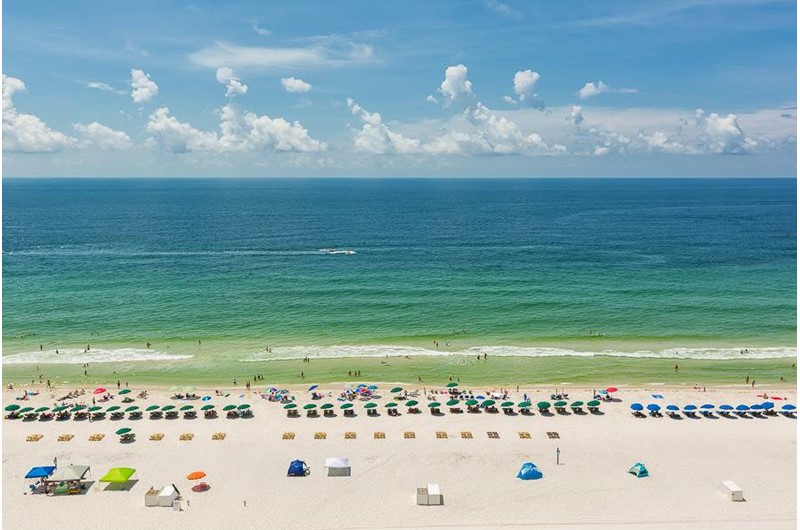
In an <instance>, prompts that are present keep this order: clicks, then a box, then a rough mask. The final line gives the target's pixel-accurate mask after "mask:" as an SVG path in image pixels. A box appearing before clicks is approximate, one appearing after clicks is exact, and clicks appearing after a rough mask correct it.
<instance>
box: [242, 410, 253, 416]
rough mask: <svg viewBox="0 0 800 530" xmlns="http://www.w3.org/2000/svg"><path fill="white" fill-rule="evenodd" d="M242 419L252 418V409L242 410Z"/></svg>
mask: <svg viewBox="0 0 800 530" xmlns="http://www.w3.org/2000/svg"><path fill="white" fill-rule="evenodd" d="M241 417H242V418H252V417H253V409H244V410H243V411H242V414H241Z"/></svg>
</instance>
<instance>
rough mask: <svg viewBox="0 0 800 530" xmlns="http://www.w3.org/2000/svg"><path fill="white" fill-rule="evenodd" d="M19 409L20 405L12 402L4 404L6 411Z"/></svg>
mask: <svg viewBox="0 0 800 530" xmlns="http://www.w3.org/2000/svg"><path fill="white" fill-rule="evenodd" d="M19 409H20V406H19V405H17V404H16V403H12V404H11V405H8V406H6V411H7V412H14V411H15V410H19Z"/></svg>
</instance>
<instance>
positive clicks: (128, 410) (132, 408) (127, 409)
mask: <svg viewBox="0 0 800 530" xmlns="http://www.w3.org/2000/svg"><path fill="white" fill-rule="evenodd" d="M137 410H139V407H138V406H136V405H131V406H130V407H128V408H126V409H125V411H124V412H135V411H137Z"/></svg>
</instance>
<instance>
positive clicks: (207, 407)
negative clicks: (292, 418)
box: [200, 404, 286, 410]
mask: <svg viewBox="0 0 800 530" xmlns="http://www.w3.org/2000/svg"><path fill="white" fill-rule="evenodd" d="M213 408H214V405H210V404H209V405H203V406H202V407H200V410H211V409H213ZM283 408H286V407H283Z"/></svg>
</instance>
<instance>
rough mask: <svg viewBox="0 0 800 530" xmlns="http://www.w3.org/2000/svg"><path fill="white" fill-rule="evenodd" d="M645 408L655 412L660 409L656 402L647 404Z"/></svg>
mask: <svg viewBox="0 0 800 530" xmlns="http://www.w3.org/2000/svg"><path fill="white" fill-rule="evenodd" d="M647 410H649V411H652V412H657V411H659V410H661V405H658V404H656V403H650V404H649V405H647Z"/></svg>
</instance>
